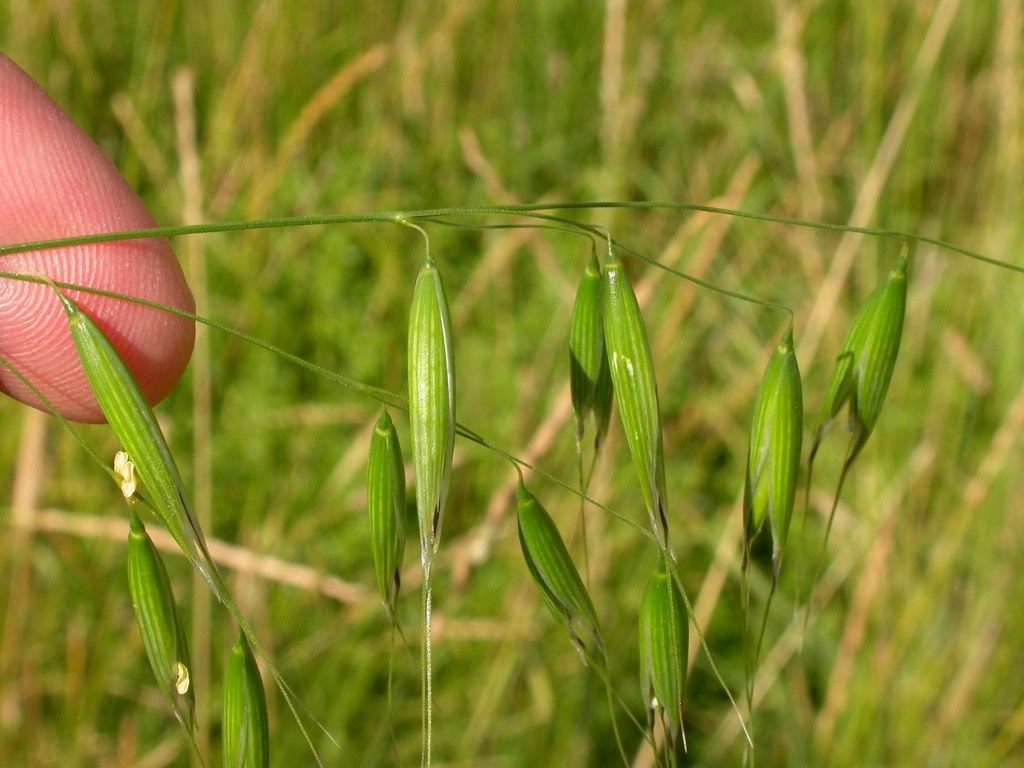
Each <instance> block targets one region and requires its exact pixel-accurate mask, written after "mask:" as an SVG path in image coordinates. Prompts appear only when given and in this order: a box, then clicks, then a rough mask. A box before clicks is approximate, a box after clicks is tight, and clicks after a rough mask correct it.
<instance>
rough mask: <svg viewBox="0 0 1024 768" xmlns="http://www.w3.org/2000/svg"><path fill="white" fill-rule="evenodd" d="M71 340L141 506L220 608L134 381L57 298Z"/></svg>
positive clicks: (171, 468)
mask: <svg viewBox="0 0 1024 768" xmlns="http://www.w3.org/2000/svg"><path fill="white" fill-rule="evenodd" d="M57 295H58V296H59V297H60V301H61V304H62V305H63V307H64V311H65V314H66V315H67V318H68V326H69V328H70V329H71V338H72V339H73V341H74V344H75V348H76V350H77V351H78V356H79V359H80V361H81V363H82V369H83V371H84V372H85V375H86V378H87V379H88V381H89V385H90V387H91V388H92V391H93V394H94V395H95V397H96V401H97V402H98V403H99V406H100V409H101V410H102V411H103V415H104V416H105V417H106V418H107V421H108V422H109V423H110V427H111V429H113V431H114V434H115V435H116V436H117V439H118V440H119V441H120V443H121V445H122V446H123V447H124V450H125V451H126V452H127V454H128V455H129V456H131V460H132V462H133V464H134V467H135V471H136V472H137V473H138V475H139V478H140V479H141V480H142V482H143V484H144V485H145V488H146V492H147V500H148V502H149V503H150V504H151V505H152V507H153V509H154V510H155V511H156V512H157V514H158V515H159V516H160V519H161V521H162V522H163V524H164V525H165V526H166V527H167V530H168V532H169V533H170V534H171V536H172V537H173V538H174V540H175V542H177V544H178V546H179V547H181V550H182V551H183V552H184V553H185V555H186V557H188V559H189V561H190V562H191V563H192V564H193V565H194V566H195V567H196V568H198V569H199V571H200V573H202V574H203V576H204V577H205V578H206V580H207V582H208V583H209V584H210V586H211V588H212V589H213V591H214V594H216V595H217V597H218V598H219V599H220V600H221V601H222V602H228V601H229V600H230V596H228V595H227V594H226V592H225V590H224V588H223V583H222V581H221V579H220V576H219V574H218V573H217V572H216V568H215V566H214V565H213V561H212V560H211V559H210V556H209V552H208V551H207V548H206V539H205V537H204V536H203V531H202V529H201V528H200V526H199V521H198V519H197V518H196V516H195V513H194V512H193V511H192V505H191V503H190V502H189V500H188V494H187V492H186V491H185V484H184V482H183V481H182V479H181V473H180V472H179V471H178V467H177V464H175V462H174V458H173V457H172V456H171V451H170V449H169V448H168V446H167V441H166V440H165V439H164V436H163V432H162V431H161V430H160V426H159V425H158V424H157V423H156V417H155V416H154V415H153V411H152V409H151V408H150V407H149V403H148V402H146V398H145V397H144V396H143V394H142V391H141V390H140V389H139V385H138V384H137V383H136V381H135V378H134V377H133V376H132V374H131V372H130V371H129V370H128V368H127V367H126V366H125V364H124V361H123V360H121V356H120V355H119V354H118V353H117V350H115V349H114V347H113V345H111V343H110V341H109V340H108V339H107V337H106V336H105V335H104V334H103V332H102V331H101V330H100V329H99V328H98V327H97V326H96V324H95V323H94V322H93V321H92V319H91V318H90V317H89V316H88V315H87V314H86V313H85V312H83V311H82V310H81V309H80V308H79V307H78V305H77V304H75V302H73V301H72V300H71V299H69V298H68V297H67V296H65V295H64V294H63V293H60V292H59V291H58V292H57Z"/></svg>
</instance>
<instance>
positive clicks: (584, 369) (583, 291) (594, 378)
mask: <svg viewBox="0 0 1024 768" xmlns="http://www.w3.org/2000/svg"><path fill="white" fill-rule="evenodd" d="M569 385H570V391H571V393H572V407H573V412H574V413H575V416H576V440H577V443H579V442H581V441H582V440H583V434H584V431H585V425H586V421H587V418H588V417H589V416H590V415H591V414H593V415H594V422H595V434H594V450H595V451H599V450H600V448H601V443H602V442H603V441H604V437H605V435H606V434H607V433H608V424H609V421H610V419H611V408H612V386H611V371H609V369H608V357H607V355H606V354H605V346H604V320H603V317H602V312H601V266H600V265H599V264H598V262H597V256H596V255H592V256H591V258H590V262H589V263H588V264H587V268H586V271H585V272H584V273H583V279H582V280H580V285H579V288H578V289H577V291H576V302H575V303H574V304H573V310H572V320H571V321H570V324H569Z"/></svg>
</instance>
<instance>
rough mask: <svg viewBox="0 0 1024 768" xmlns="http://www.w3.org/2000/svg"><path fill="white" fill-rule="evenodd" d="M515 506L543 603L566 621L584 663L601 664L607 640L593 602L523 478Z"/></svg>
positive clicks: (521, 537) (522, 542)
mask: <svg viewBox="0 0 1024 768" xmlns="http://www.w3.org/2000/svg"><path fill="white" fill-rule="evenodd" d="M516 506H517V519H518V525H519V544H520V546H521V547H522V549H523V557H524V558H525V559H526V567H527V568H528V569H529V571H530V575H531V576H532V577H533V580H534V581H535V582H537V586H538V587H539V588H540V591H541V595H542V596H543V597H544V602H545V603H547V606H548V608H550V609H551V612H552V613H553V614H554V615H555V618H556V619H558V620H559V621H561V622H562V623H563V624H565V628H566V630H567V631H568V632H569V637H570V638H571V639H572V641H573V643H574V644H575V646H576V649H577V650H578V651H579V653H580V657H581V658H582V659H583V661H584V663H588V662H594V661H597V662H599V663H600V662H601V660H602V659H603V657H604V643H603V641H602V639H601V627H600V624H599V623H598V620H597V612H596V611H595V610H594V603H593V602H592V601H591V599H590V595H589V594H588V593H587V588H586V587H585V586H584V585H583V580H582V579H581V578H580V574H579V572H578V571H577V570H576V566H575V565H573V562H572V558H571V557H570V556H569V551H568V550H567V549H566V547H565V543H564V542H563V541H562V537H561V535H559V533H558V528H556V527H555V523H554V521H553V520H552V519H551V516H550V515H549V514H548V513H547V510H545V509H544V507H542V506H541V504H540V502H539V501H537V498H536V497H535V496H534V495H533V494H532V493H530V491H529V490H527V488H526V486H525V485H524V484H523V482H522V480H520V482H519V487H518V488H517V490H516Z"/></svg>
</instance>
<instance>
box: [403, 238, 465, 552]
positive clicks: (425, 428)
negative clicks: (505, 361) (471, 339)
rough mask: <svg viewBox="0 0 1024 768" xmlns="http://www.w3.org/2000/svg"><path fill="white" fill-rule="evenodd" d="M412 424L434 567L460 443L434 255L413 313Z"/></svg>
mask: <svg viewBox="0 0 1024 768" xmlns="http://www.w3.org/2000/svg"><path fill="white" fill-rule="evenodd" d="M409 423H410V425H411V432H412V457H413V468H414V474H415V478H416V511H417V516H418V518H419V527H420V557H421V559H422V561H423V566H424V568H429V566H430V562H431V559H432V558H433V556H434V554H435V553H436V552H437V549H438V546H439V544H440V540H441V522H442V518H443V515H444V504H445V497H446V496H447V493H448V481H449V477H450V475H451V468H452V454H453V452H454V448H455V362H454V355H453V351H452V323H451V316H450V314H449V312H448V300H447V298H446V297H445V292H444V285H443V284H442V282H441V275H440V273H439V272H438V271H437V266H436V265H435V264H434V261H433V258H432V257H430V256H429V255H428V257H427V262H426V264H424V265H423V267H422V268H421V269H420V272H419V275H418V276H417V278H416V286H415V288H414V289H413V296H412V306H411V308H410V312H409Z"/></svg>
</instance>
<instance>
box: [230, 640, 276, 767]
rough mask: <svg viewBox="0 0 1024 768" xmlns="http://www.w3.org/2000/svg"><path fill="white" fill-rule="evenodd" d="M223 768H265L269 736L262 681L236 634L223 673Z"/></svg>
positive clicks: (242, 641)
mask: <svg viewBox="0 0 1024 768" xmlns="http://www.w3.org/2000/svg"><path fill="white" fill-rule="evenodd" d="M223 717H224V720H223V752H224V768H267V767H268V766H269V765H270V736H269V733H270V731H269V727H268V725H267V699H266V694H265V693H264V690H263V680H262V678H261V677H260V670H259V668H258V667H257V666H256V660H255V659H254V658H253V655H252V651H251V650H250V649H249V643H248V642H247V641H246V639H245V635H244V634H242V633H239V635H238V640H237V642H236V643H235V645H234V646H233V647H232V649H231V655H230V657H229V658H228V663H227V668H226V670H225V672H224V715H223Z"/></svg>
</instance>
